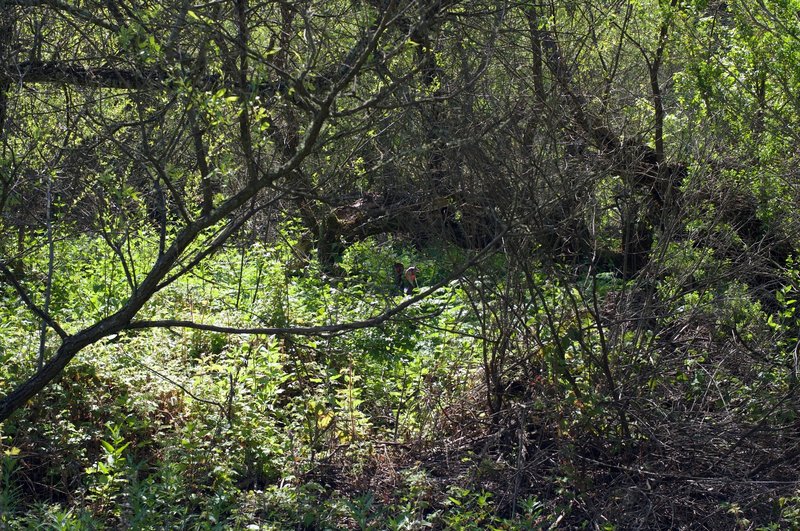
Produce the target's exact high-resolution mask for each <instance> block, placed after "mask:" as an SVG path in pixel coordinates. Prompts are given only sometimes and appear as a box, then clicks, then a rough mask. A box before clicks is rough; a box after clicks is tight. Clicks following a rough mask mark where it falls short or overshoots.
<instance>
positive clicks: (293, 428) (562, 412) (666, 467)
mask: <svg viewBox="0 0 800 531" xmlns="http://www.w3.org/2000/svg"><path fill="white" fill-rule="evenodd" d="M281 241H283V242H284V243H282V244H279V245H275V246H265V245H263V244H261V243H257V244H254V245H249V246H246V247H241V248H236V247H232V248H229V249H227V250H225V251H224V252H221V253H218V254H217V255H216V256H215V257H214V258H213V259H211V260H209V261H208V262H207V263H206V264H204V265H202V266H201V267H198V268H196V270H195V272H194V274H192V275H189V276H186V277H184V278H183V279H181V280H180V281H178V282H175V283H174V284H172V285H171V286H169V287H168V288H167V289H165V290H164V291H162V292H161V293H160V294H159V295H158V297H157V298H156V299H155V300H154V301H153V302H152V303H151V304H150V305H149V306H148V307H147V308H146V309H145V310H144V312H143V314H144V317H145V318H151V319H156V318H170V319H181V318H183V319H191V320H192V321H194V322H199V323H210V324H216V325H231V326H289V325H291V326H302V325H315V324H329V323H342V322H349V321H357V320H360V319H365V318H368V317H371V316H374V315H376V314H378V313H380V312H382V311H384V310H386V309H388V308H390V307H391V306H392V305H394V304H397V303H398V302H400V301H402V300H404V297H405V296H403V295H399V294H397V293H393V292H392V289H393V288H392V281H391V276H390V275H391V272H390V267H389V265H390V264H392V263H393V262H394V261H396V260H400V261H402V262H404V263H406V264H408V263H416V264H417V266H418V267H419V269H420V271H421V272H422V273H421V275H420V279H421V281H422V282H421V283H422V284H423V285H429V284H432V283H434V282H436V281H438V280H440V279H442V278H444V277H445V275H446V274H447V273H448V272H449V271H450V270H452V269H454V268H455V267H456V265H457V264H458V263H459V262H460V260H462V259H463V257H462V256H460V253H458V252H451V251H446V250H442V249H429V250H428V251H427V253H423V252H421V251H414V250H411V249H410V248H408V247H404V246H403V245H401V242H397V241H392V240H388V241H387V240H384V241H381V242H377V241H373V240H370V241H368V242H365V243H361V244H357V245H354V246H352V247H350V248H349V250H348V251H347V252H346V254H345V255H344V257H343V258H342V261H341V264H340V271H339V273H340V274H339V275H337V276H336V277H331V276H327V275H326V274H324V273H323V272H321V271H320V269H319V267H318V266H317V264H316V263H315V262H314V261H313V260H310V261H303V260H298V257H297V256H295V255H296V251H295V250H294V249H295V247H293V245H292V244H293V243H294V242H293V240H292V238H291V235H290V234H287V235H286V238H284V239H283V240H281ZM136 253H138V254H136ZM682 253H683V254H682ZM693 253H694V251H693V250H691V249H689V248H687V249H684V250H681V249H679V248H675V249H673V253H672V254H671V256H672V257H673V259H672V260H671V261H670V262H666V265H665V266H664V269H663V271H661V272H660V277H661V278H662V279H663V281H662V282H661V283H658V282H655V283H653V284H650V285H641V284H638V283H625V282H623V281H622V280H620V279H618V278H617V277H616V276H615V275H613V274H611V273H601V274H592V273H591V272H588V273H587V272H583V273H581V272H580V270H579V271H578V273H575V272H574V271H573V272H571V273H570V277H569V281H568V279H567V276H566V275H564V276H560V275H559V274H558V272H557V270H555V269H553V270H552V273H548V274H545V273H544V272H543V271H544V269H543V268H542V266H537V270H536V271H532V270H529V271H526V270H523V269H520V268H519V267H518V266H514V265H513V264H511V263H510V261H507V260H505V259H499V258H497V259H494V260H493V261H490V262H487V263H484V264H483V265H482V266H481V267H479V268H476V269H475V270H472V271H470V272H468V273H467V274H466V275H465V276H464V277H463V278H461V279H460V280H457V281H453V282H451V283H450V284H449V286H447V287H445V288H443V289H442V290H440V291H439V292H437V293H436V294H435V295H434V296H432V297H430V298H427V299H425V300H424V301H422V302H420V303H419V304H417V305H415V306H413V307H412V308H411V309H410V310H409V311H407V312H405V313H404V314H402V315H401V316H400V317H398V318H396V319H393V320H391V321H389V322H388V323H386V324H384V325H381V326H377V327H372V328H365V329H362V330H357V331H353V332H350V333H342V334H336V335H332V336H328V337H322V336H319V337H305V336H297V335H288V334H281V335H251V334H240V335H226V334H222V333H215V332H205V331H198V330H185V329H179V328H158V329H153V330H140V331H136V332H126V333H124V334H120V335H117V336H115V337H112V338H110V339H109V340H107V341H104V342H103V343H101V344H97V345H94V346H92V347H90V348H88V349H86V350H85V351H84V352H82V353H81V354H80V356H79V357H78V358H77V359H76V360H74V362H73V363H72V364H71V365H70V366H69V367H68V369H67V370H66V371H65V372H64V374H62V375H61V376H60V377H59V378H58V380H57V381H56V382H54V383H53V384H52V385H50V386H49V387H47V389H46V390H45V391H44V392H43V393H41V394H40V395H38V396H37V397H36V398H35V399H34V400H33V401H32V402H31V403H29V405H28V406H27V407H26V408H24V410H23V411H20V412H18V413H17V414H16V415H15V416H14V417H12V418H11V419H10V420H9V421H7V422H6V423H5V424H4V425H3V426H2V440H0V444H2V452H3V457H2V467H1V468H0V471H1V472H2V473H1V474H0V482H1V483H0V528H4V529H18V528H40V529H116V528H133V529H156V528H159V529H163V528H174V529H228V528H233V529H424V528H451V529H533V528H550V527H551V526H553V527H564V528H574V527H588V528H595V529H597V528H604V529H615V528H618V529H627V528H631V527H635V526H637V525H645V524H646V525H645V527H653V526H655V527H662V528H667V527H678V526H686V525H689V526H691V525H697V526H698V527H706V528H719V526H729V528H731V529H733V528H735V527H737V526H738V527H739V528H743V529H746V528H756V527H757V528H763V529H767V528H775V529H777V528H782V527H786V526H789V527H791V526H795V525H798V524H800V516H799V515H800V493H797V492H796V491H794V485H795V484H794V468H793V467H794V465H796V461H797V451H796V448H797V437H796V435H795V430H796V418H795V417H796V414H795V407H796V403H797V401H796V398H795V396H794V389H795V375H794V372H793V370H794V365H793V361H792V359H789V358H790V355H787V354H786V353H787V352H791V348H793V345H794V341H795V339H794V335H793V334H795V332H794V328H793V327H794V326H795V325H794V322H795V321H794V319H795V315H794V312H795V301H794V299H793V298H792V297H793V295H792V293H793V292H792V288H791V286H792V282H791V278H792V274H793V273H792V271H791V269H790V270H789V271H788V272H787V273H786V275H787V276H786V280H787V281H786V286H787V287H786V288H784V289H783V290H781V291H779V292H778V293H777V298H776V300H777V303H778V304H779V306H780V309H779V310H778V311H775V312H772V313H768V312H767V311H765V310H764V309H763V308H762V303H761V302H758V301H757V300H756V298H755V297H754V296H753V295H752V294H751V293H750V292H749V291H748V289H747V287H746V286H745V285H743V284H742V283H740V282H738V281H736V280H735V279H731V280H730V281H725V282H722V281H720V282H718V283H717V284H715V285H714V286H713V289H712V288H711V287H708V286H707V287H706V288H703V289H695V290H692V289H688V290H687V289H678V288H676V286H681V285H683V284H682V283H681V282H680V280H679V277H680V275H682V274H683V273H684V272H685V271H686V270H688V268H690V266H691V268H692V270H693V271H694V277H693V278H700V277H701V275H702V272H698V270H697V264H698V263H703V262H702V260H695V259H696V258H697V257H696V256H695V255H694V254H693ZM56 256H57V257H58V260H60V261H63V262H64V263H71V264H73V268H72V271H73V275H71V276H70V277H69V278H64V279H59V281H58V283H57V284H56V285H55V286H54V293H53V300H52V303H51V304H52V305H51V311H52V313H53V315H55V316H56V317H57V318H59V319H60V320H61V321H62V322H63V323H66V324H67V326H74V327H76V328H77V327H79V326H81V325H85V323H88V322H92V320H94V319H97V318H100V317H103V316H104V315H105V314H106V313H107V312H109V311H110V309H112V308H114V307H115V306H116V305H118V304H119V302H120V301H121V300H123V299H124V297H125V296H126V276H125V274H124V272H123V271H122V270H121V269H119V268H115V267H114V266H113V265H112V264H114V261H113V260H112V257H111V255H110V254H109V253H108V252H107V250H104V247H103V245H102V244H101V243H99V242H98V241H97V240H95V239H93V238H92V237H89V236H85V237H82V238H79V239H77V240H76V239H74V238H73V239H64V240H61V241H59V243H58V248H57V252H56ZM132 256H134V257H135V260H133V261H131V263H133V264H137V263H138V264H144V263H147V261H148V260H151V259H152V256H148V255H147V253H146V252H144V251H142V252H139V251H137V250H135V249H134V250H132ZM681 257H682V259H681ZM301 258H305V257H301ZM30 263H37V264H39V265H38V266H33V267H31V268H30V270H29V271H27V272H26V277H25V278H26V282H27V284H28V287H29V288H31V289H35V287H36V285H37V282H38V280H37V275H38V274H39V271H41V270H42V269H43V268H44V267H45V266H44V264H46V256H44V251H42V256H40V257H39V258H38V259H36V260H31V261H30ZM286 264H289V265H290V266H291V267H289V266H287V265H286ZM790 265H791V264H790ZM715 267H718V268H725V267H726V265H725V264H724V263H718V264H716V265H715ZM37 268H38V269H37ZM128 273H129V275H135V272H132V271H129V272H128ZM795 274H796V273H795ZM715 275H717V277H718V278H725V276H724V275H719V271H716V272H715ZM2 296H3V298H4V301H3V304H2V305H0V311H1V312H3V313H2V315H1V316H0V329H2V334H0V352H2V364H0V385H2V386H4V387H5V386H10V385H13V384H14V383H15V382H18V381H20V380H21V379H22V378H23V377H24V375H26V374H29V373H30V372H31V371H32V370H33V369H34V367H35V365H36V358H37V354H36V351H37V346H38V341H39V337H38V333H39V332H38V330H39V323H36V322H34V321H33V320H32V319H30V318H29V317H23V316H25V315H26V314H25V313H24V312H23V311H21V308H20V303H17V302H15V300H16V299H15V296H14V294H13V293H12V292H11V291H10V290H8V289H6V290H5V291H4V292H3V294H2ZM654 301H656V302H657V303H658V304H656V302H654ZM795 351H796V348H795ZM787 356H788V357H787Z"/></svg>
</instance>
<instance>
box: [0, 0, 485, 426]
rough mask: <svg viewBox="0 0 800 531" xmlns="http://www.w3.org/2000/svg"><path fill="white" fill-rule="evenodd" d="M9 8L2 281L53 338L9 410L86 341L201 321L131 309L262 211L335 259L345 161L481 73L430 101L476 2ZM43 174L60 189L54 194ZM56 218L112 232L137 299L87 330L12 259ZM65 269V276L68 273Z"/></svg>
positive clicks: (1, 105)
mask: <svg viewBox="0 0 800 531" xmlns="http://www.w3.org/2000/svg"><path fill="white" fill-rule="evenodd" d="M0 5H2V9H3V10H4V14H5V15H7V16H4V17H3V21H4V24H6V25H7V26H8V28H6V29H10V31H4V32H3V38H4V40H3V41H2V42H0V54H1V55H2V65H3V66H2V72H0V89H3V90H2V92H1V93H2V98H3V99H2V100H0V110H1V111H2V115H3V116H4V117H5V118H6V119H5V120H4V128H3V131H2V132H3V150H4V151H3V164H2V168H3V172H4V173H3V181H2V182H3V196H2V198H3V203H2V206H3V214H4V221H3V223H4V225H3V232H2V241H3V245H4V246H5V248H7V249H8V248H9V245H10V242H11V230H10V229H11V228H12V227H17V228H18V230H19V233H20V234H21V235H23V234H25V233H27V234H28V238H29V240H25V239H24V237H23V236H20V239H19V247H18V248H17V250H16V253H15V254H13V255H11V256H12V259H8V260H4V261H3V262H0V274H1V275H2V279H3V281H4V282H5V283H7V284H8V285H9V286H11V287H13V289H14V290H15V292H16V293H17V295H18V296H19V297H20V299H21V301H22V303H23V304H24V306H25V308H26V309H27V311H29V312H31V313H32V314H33V315H35V316H36V318H38V319H41V320H42V322H43V323H46V325H47V327H48V328H49V330H50V331H51V333H52V334H54V335H55V336H56V337H54V338H52V339H50V340H49V341H50V342H52V341H55V342H56V344H57V345H58V346H57V348H55V352H54V353H53V354H52V355H51V356H49V358H48V359H47V360H46V363H43V364H42V366H41V367H40V368H39V369H38V370H37V371H36V372H35V373H34V374H32V375H31V376H30V377H29V378H27V380H25V381H24V382H23V383H21V384H20V385H19V386H18V387H17V388H16V389H14V390H12V391H11V392H10V393H8V394H6V396H4V397H3V398H2V399H1V400H0V420H3V419H6V418H8V416H9V415H10V414H12V413H13V412H14V411H15V410H16V409H18V408H19V407H21V406H22V405H23V404H24V403H25V402H26V401H27V400H28V399H30V398H31V397H32V396H34V395H35V394H36V393H37V392H38V391H39V390H41V389H42V388H43V387H44V386H45V385H47V383H48V382H50V381H51V380H52V379H53V378H55V377H56V376H57V375H58V374H59V373H60V372H61V371H62V370H63V368H64V367H65V366H66V364H67V363H69V361H70V360H71V359H72V358H73V357H74V356H75V355H76V354H77V353H78V352H80V351H81V350H82V349H83V348H85V347H86V346H88V345H91V344H93V343H95V342H97V341H100V340H101V339H103V338H107V337H110V336H113V335H114V334H117V333H119V332H121V331H123V330H128V329H134V328H144V327H152V326H175V325H183V326H192V324H191V323H177V322H155V321H147V320H144V319H141V320H137V317H138V316H140V315H141V314H142V312H145V314H146V311H145V308H146V306H147V304H148V302H149V301H151V299H152V298H153V297H154V295H155V294H157V293H158V292H159V291H160V290H163V289H164V288H165V287H166V286H168V285H170V284H171V283H173V282H175V281H176V280H177V279H179V278H181V276H182V275H185V274H187V273H189V272H190V271H191V270H192V269H193V268H194V267H196V266H197V265H198V264H200V263H201V262H202V261H203V260H204V259H206V258H208V257H209V256H211V255H213V253H214V252H215V251H216V250H217V249H219V248H221V246H223V245H224V244H225V243H226V242H227V241H228V240H229V239H231V238H232V237H234V235H236V234H237V233H238V232H239V231H240V230H241V229H242V228H243V227H244V226H246V224H247V223H252V222H253V220H254V219H256V218H257V216H258V215H264V214H263V213H264V212H267V211H270V210H271V209H272V210H274V209H275V208H276V206H278V205H283V204H287V202H289V203H294V204H295V205H296V211H297V212H299V214H300V216H301V218H303V219H305V220H306V221H307V223H308V224H309V225H310V226H311V228H313V229H314V230H315V231H316V233H317V234H316V236H317V238H318V239H319V241H320V242H322V243H320V248H321V250H323V252H324V254H328V255H329V254H330V252H331V251H330V249H327V248H325V246H326V245H327V246H328V247H329V246H330V245H331V241H335V240H336V239H337V238H338V237H339V236H340V235H341V233H340V232H337V230H336V227H332V226H331V225H332V220H333V221H334V222H335V221H336V217H335V213H334V215H333V218H331V214H330V212H331V211H330V210H328V211H327V212H328V213H327V214H326V213H325V210H326V209H325V208H324V205H326V204H330V203H331V201H332V200H331V199H330V198H331V197H332V194H335V193H336V192H341V191H343V190H348V189H349V188H350V187H352V186H355V185H356V184H357V181H358V180H359V178H360V177H358V176H357V175H352V174H350V175H348V174H347V172H353V164H352V160H353V158H354V154H357V153H358V152H359V150H363V146H364V145H365V141H364V140H363V138H364V137H365V136H366V139H367V142H374V143H380V142H384V140H382V138H378V137H380V136H381V135H379V134H376V133H375V132H374V130H373V129H372V128H373V127H380V126H381V125H385V124H389V125H390V126H391V125H392V120H395V119H397V115H398V113H400V114H401V115H402V113H403V112H406V111H404V109H406V108H413V107H415V106H417V105H418V104H419V103H418V102H419V101H425V100H428V99H430V98H433V99H434V100H441V99H443V98H445V97H447V94H449V93H456V92H457V91H458V90H459V86H468V84H469V83H470V82H472V80H473V79H474V78H475V77H476V76H479V75H480V73H481V72H480V70H479V69H477V70H475V71H473V72H472V74H471V75H470V74H469V72H467V73H466V74H464V75H463V78H459V79H454V80H453V81H452V84H453V86H452V87H448V90H447V91H445V90H444V89H437V91H436V93H435V94H431V91H432V85H433V83H434V80H433V79H432V78H431V75H432V74H431V73H430V69H431V68H432V66H431V64H432V61H435V59H434V49H433V48H432V46H433V44H432V43H431V40H430V37H429V34H430V32H432V31H434V30H433V28H436V27H440V26H441V25H442V24H444V23H445V21H451V22H452V21H453V20H455V19H454V18H453V17H455V16H456V15H454V14H453V13H456V12H457V11H459V10H461V14H462V15H463V14H464V13H465V12H466V11H465V10H466V9H468V8H470V6H469V5H468V3H463V4H462V3H460V2H444V3H442V2H432V3H425V2H423V3H416V2H408V3H406V2H373V3H372V4H367V3H356V2H352V3H351V2H308V3H304V4H297V5H296V4H290V3H284V2H276V3H266V4H253V5H251V4H250V3H249V2H248V1H247V0H237V1H236V2H233V3H232V4H224V5H223V4H219V3H214V4H208V5H204V6H199V7H193V6H191V5H190V3H189V2H180V3H177V4H173V3H169V2H164V3H156V4H141V5H138V4H133V5H130V6H124V5H117V4H115V3H113V2H109V3H103V2H98V3H97V4H96V5H92V6H87V7H75V6H71V5H69V4H63V3H60V2H51V1H41V2H19V3H18V2H3V3H2V4H0ZM418 76H421V79H422V82H421V85H418V84H417V83H416V82H414V80H415V79H416V78H417V77H418ZM384 136H385V135H384ZM440 141H441V139H440V137H438V136H437V137H436V138H433V137H432V138H430V139H429V142H430V143H431V144H436V143H438V142H440ZM437 149H438V148H437ZM44 182H47V183H48V184H47V185H46V188H47V190H52V191H54V194H55V195H56V197H55V200H54V201H49V200H48V201H47V204H44V201H43V198H44V196H45V195H46V194H45V193H44V191H45V190H44V188H45V185H43V184H42V183H44ZM48 197H49V196H48ZM314 197H317V199H313V198H314ZM51 204H57V206H56V207H53V208H51V207H50V205H51ZM23 209H24V211H25V212H26V214H23ZM51 214H52V223H50V222H49V221H48V227H51V225H52V229H53V231H55V233H56V234H61V233H64V232H67V231H70V230H73V227H74V228H76V229H77V230H82V231H93V232H96V233H97V234H99V235H101V236H102V238H103V239H104V240H105V242H106V244H107V245H108V247H109V248H110V249H111V250H112V251H113V253H114V255H115V256H116V259H117V263H118V264H119V266H120V267H121V268H122V270H123V271H124V276H125V279H126V283H127V288H128V291H129V293H128V295H127V297H124V298H122V299H120V300H119V301H118V303H117V304H116V305H115V306H114V307H113V308H107V309H106V310H104V312H102V314H101V315H99V316H98V318H97V320H96V322H95V323H94V324H92V325H91V326H89V327H86V328H84V329H81V330H70V327H69V325H68V324H66V323H63V322H61V321H62V320H61V319H59V316H58V315H57V314H54V313H52V312H50V311H49V308H48V305H47V303H42V302H40V299H41V297H40V296H39V295H38V294H37V293H33V292H31V289H30V284H27V283H26V282H25V281H24V279H22V278H20V274H19V273H20V271H15V270H14V267H13V266H14V263H15V261H23V262H24V255H25V253H26V250H27V248H28V247H29V246H36V245H41V244H43V242H44V241H45V240H46V239H47V238H49V239H50V241H52V237H53V231H48V234H49V236H47V235H42V234H41V233H40V232H38V230H39V228H41V227H42V225H43V219H44V218H47V219H48V220H50V219H51V218H50V216H51ZM380 230H387V225H385V224H384V225H383V226H382V228H381V229H380ZM42 238H45V240H43V239H42ZM135 252H138V253H144V254H146V255H149V256H151V257H152V266H151V267H150V268H149V269H148V270H146V271H138V270H137V269H136V265H135V263H134V259H133V254H134V253H135ZM53 261H54V259H53V258H51V265H52V264H53ZM76 265H77V264H65V267H75V266H76ZM54 274H55V275H56V281H58V275H59V274H62V275H63V271H55V272H54ZM52 280H53V278H52V275H48V280H47V283H48V285H50V283H51V282H52ZM407 306H408V305H407V304H404V305H402V307H399V308H396V309H394V310H392V311H390V312H389V313H387V314H384V315H382V316H378V317H376V318H375V319H374V320H370V321H369V322H364V323H360V324H355V325H353V324H345V325H341V326H327V327H326V326H322V327H311V328H300V329H296V330H289V331H292V332H294V333H301V334H314V333H324V332H331V331H335V330H344V329H347V328H351V327H354V326H355V327H359V326H371V325H374V324H376V323H379V322H382V321H383V320H385V319H387V318H388V317H389V316H391V315H393V314H394V313H396V312H397V311H400V310H402V308H404V307H407ZM259 330H261V332H263V333H267V332H269V331H270V330H272V329H271V328H268V327H262V328H260V329H259ZM42 352H43V353H44V349H43V350H42Z"/></svg>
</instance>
